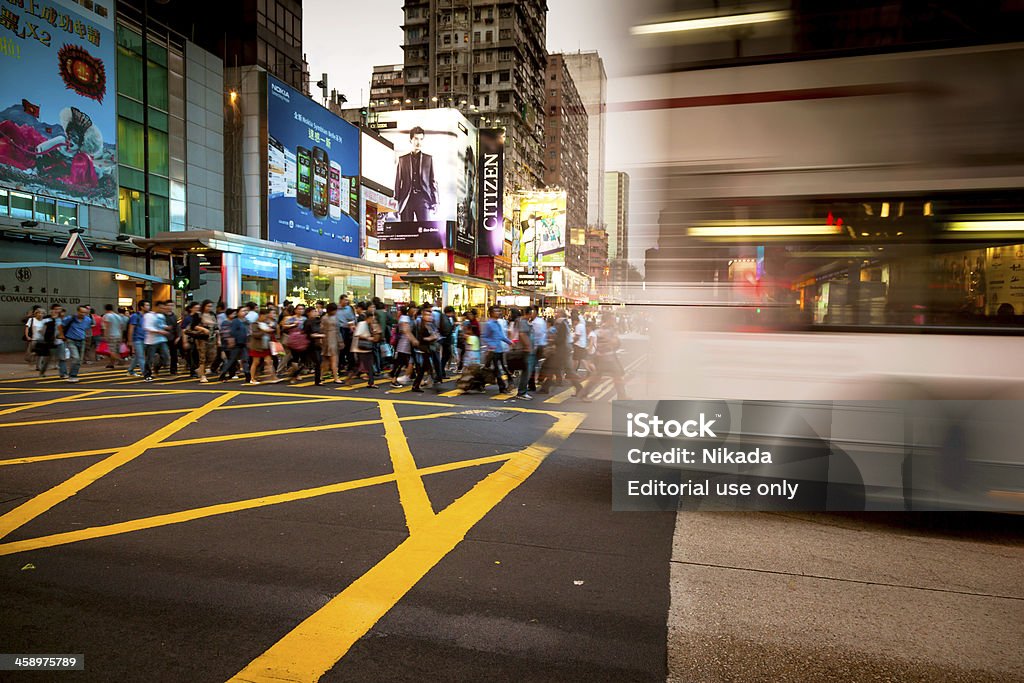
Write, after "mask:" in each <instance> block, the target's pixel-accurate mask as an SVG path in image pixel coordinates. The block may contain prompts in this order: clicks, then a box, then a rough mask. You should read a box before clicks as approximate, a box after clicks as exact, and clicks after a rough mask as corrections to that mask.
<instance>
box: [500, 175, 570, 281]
mask: <svg viewBox="0 0 1024 683" xmlns="http://www.w3.org/2000/svg"><path fill="white" fill-rule="evenodd" d="M519 218H520V224H519V226H518V228H516V230H515V238H514V240H513V244H512V255H513V259H514V261H515V265H518V266H564V265H565V191H557V192H524V193H523V194H522V195H520V199H519Z"/></svg>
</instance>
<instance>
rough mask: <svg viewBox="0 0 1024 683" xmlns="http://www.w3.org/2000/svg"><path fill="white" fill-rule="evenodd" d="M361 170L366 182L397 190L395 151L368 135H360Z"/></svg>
mask: <svg viewBox="0 0 1024 683" xmlns="http://www.w3.org/2000/svg"><path fill="white" fill-rule="evenodd" d="M360 139H361V142H360V145H359V168H360V171H361V173H362V176H363V180H364V181H369V182H371V183H374V184H376V185H378V186H380V187H382V188H384V189H386V190H391V191H394V189H395V150H394V148H393V147H389V146H388V145H386V144H384V143H383V142H381V141H380V140H378V139H377V138H375V137H374V136H372V135H368V134H367V133H360Z"/></svg>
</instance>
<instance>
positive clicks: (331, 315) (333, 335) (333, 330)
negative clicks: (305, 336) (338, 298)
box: [320, 302, 344, 384]
mask: <svg viewBox="0 0 1024 683" xmlns="http://www.w3.org/2000/svg"><path fill="white" fill-rule="evenodd" d="M326 312H327V314H326V315H325V316H323V317H322V318H320V331H321V332H322V333H323V335H324V343H323V361H322V362H323V365H324V367H325V368H327V367H329V368H330V371H331V377H332V378H334V383H335V384H341V383H342V382H343V381H344V380H342V379H341V375H339V374H338V356H339V355H340V353H341V329H340V328H339V327H338V304H336V303H334V302H331V303H329V304H327V311H326Z"/></svg>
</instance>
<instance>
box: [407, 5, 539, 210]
mask: <svg viewBox="0 0 1024 683" xmlns="http://www.w3.org/2000/svg"><path fill="white" fill-rule="evenodd" d="M404 9H405V20H404V23H403V25H402V29H403V30H404V32H405V38H404V43H403V45H402V49H403V50H404V51H405V74H404V77H405V83H404V88H405V97H404V98H402V102H401V104H400V105H398V106H400V107H401V108H404V109H410V108H413V109H420V108H422V109H426V108H432V107H454V108H458V109H461V110H462V111H463V113H464V114H465V115H466V116H467V118H469V119H470V121H471V122H472V123H473V124H474V125H476V126H477V127H479V128H504V129H505V187H506V190H508V191H514V190H515V189H517V188H518V189H533V188H539V187H542V186H543V183H544V157H543V150H544V97H545V95H544V90H545V84H544V69H545V66H546V64H547V52H546V50H545V44H546V14H547V4H546V2H545V0H499V1H497V2H496V0H406V2H405V7H404ZM389 106H393V105H389Z"/></svg>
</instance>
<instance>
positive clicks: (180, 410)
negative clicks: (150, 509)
mask: <svg viewBox="0 0 1024 683" xmlns="http://www.w3.org/2000/svg"><path fill="white" fill-rule="evenodd" d="M97 391H99V390H97ZM75 400H79V399H75ZM81 400H89V399H81ZM322 402H323V399H319V398H305V399H301V400H297V401H267V402H265V403H241V404H238V405H233V406H221V407H220V408H217V410H243V409H245V408H267V407H269V408H273V407H276V406H293V405H297V404H301V403H322ZM190 410H193V408H168V409H166V410H146V411H143V412H137V413H110V414H105V415H83V416H80V417H58V418H51V419H46V420H32V421H30V422H0V429H2V428H4V427H31V426H33V425H42V424H58V423H61V422H90V421H92V420H116V419H118V418H122V417H150V416H152V415H176V414H178V413H187V412H189V411H190Z"/></svg>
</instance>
